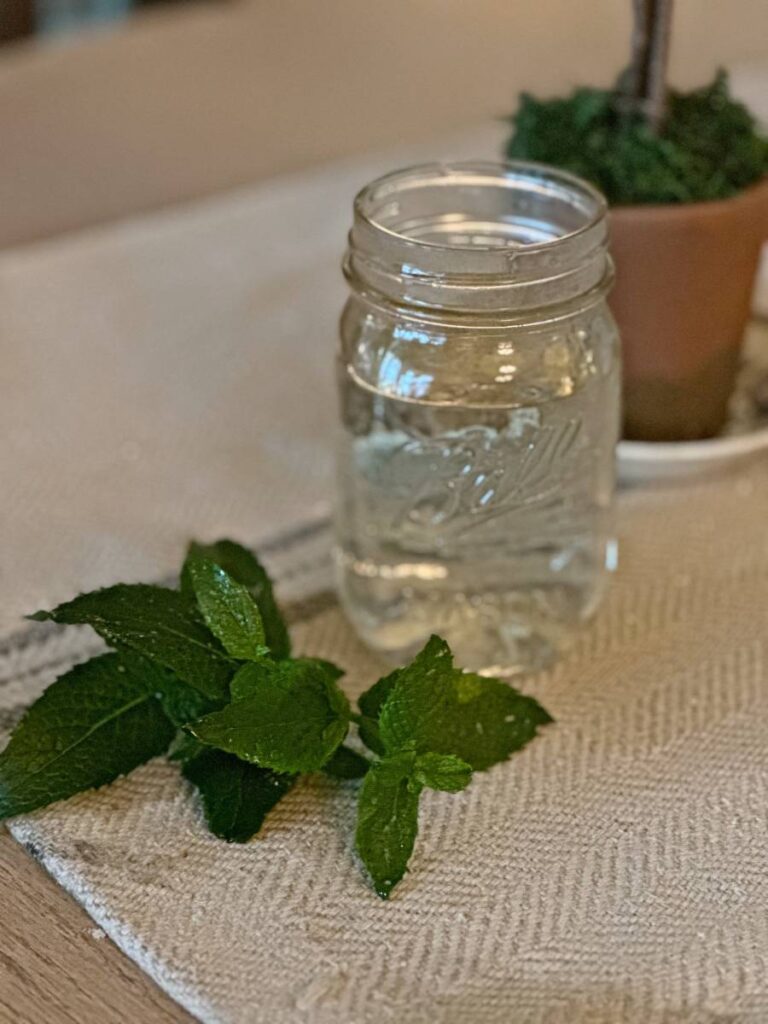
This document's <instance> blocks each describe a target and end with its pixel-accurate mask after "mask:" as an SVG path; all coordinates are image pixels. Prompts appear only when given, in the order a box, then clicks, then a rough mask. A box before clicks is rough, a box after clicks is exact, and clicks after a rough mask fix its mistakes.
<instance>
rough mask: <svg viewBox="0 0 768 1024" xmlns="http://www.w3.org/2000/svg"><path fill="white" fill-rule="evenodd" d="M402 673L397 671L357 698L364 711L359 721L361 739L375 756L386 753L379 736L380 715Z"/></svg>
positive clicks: (399, 670)
mask: <svg viewBox="0 0 768 1024" xmlns="http://www.w3.org/2000/svg"><path fill="white" fill-rule="evenodd" d="M402 671H403V670H402V669H400V668H398V669H395V671H394V672H390V674H389V675H388V676H384V677H383V678H382V679H379V681H378V682H377V683H374V684H373V686H371V687H370V688H369V689H368V690H366V691H365V693H363V694H361V695H360V696H359V697H358V698H357V706H358V707H359V708H360V710H361V711H362V716H361V717H360V718H359V719H358V720H357V727H358V731H359V733H360V739H361V740H362V741H363V743H364V744H365V745H366V747H368V749H369V750H372V751H373V752H374V753H375V754H384V753H385V750H384V744H383V743H382V741H381V736H380V734H379V714H380V712H381V709H382V707H383V706H384V702H385V701H386V699H387V697H388V696H389V695H390V693H391V692H392V690H393V688H394V686H395V683H396V682H397V680H398V679H399V678H400V673H401V672H402Z"/></svg>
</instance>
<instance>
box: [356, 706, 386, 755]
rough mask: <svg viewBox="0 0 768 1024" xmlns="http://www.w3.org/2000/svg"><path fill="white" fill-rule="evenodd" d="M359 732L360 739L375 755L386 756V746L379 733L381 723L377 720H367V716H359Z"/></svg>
mask: <svg viewBox="0 0 768 1024" xmlns="http://www.w3.org/2000/svg"><path fill="white" fill-rule="evenodd" d="M356 721H357V731H358V733H359V734H360V739H361V740H362V741H363V743H364V744H365V745H366V747H368V749H369V750H372V751H373V752H374V754H379V755H382V754H385V753H386V750H385V749H384V744H383V743H382V742H381V734H380V733H379V723H378V722H377V721H376V719H375V718H366V716H365V715H358V717H357V719H356Z"/></svg>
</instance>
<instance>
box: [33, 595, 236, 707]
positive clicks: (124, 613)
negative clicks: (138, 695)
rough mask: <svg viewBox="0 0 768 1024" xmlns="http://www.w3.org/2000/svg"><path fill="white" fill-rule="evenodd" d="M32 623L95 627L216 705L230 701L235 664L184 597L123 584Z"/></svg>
mask: <svg viewBox="0 0 768 1024" xmlns="http://www.w3.org/2000/svg"><path fill="white" fill-rule="evenodd" d="M30 618H31V619H37V620H44V619H52V620H53V621H54V622H58V623H60V624H61V625H65V626H71V625H80V624H82V625H89V626H92V627H93V628H94V629H95V630H96V632H97V633H98V634H99V636H101V637H103V638H104V639H105V640H106V641H107V643H108V644H110V645H111V646H113V647H118V648H126V647H127V648H128V649H129V650H132V651H135V652H136V653H138V654H142V655H144V656H145V657H147V658H150V659H151V660H152V661H156V662H158V663H159V664H161V665H165V666H166V668H170V669H172V670H173V671H174V672H175V673H176V674H177V675H178V677H179V678H180V679H182V680H183V681H184V682H186V683H189V684H190V685H191V686H194V687H195V688H196V689H198V690H200V692H201V693H204V694H206V696H208V697H211V698H213V699H217V698H224V697H226V695H227V683H228V682H229V678H230V676H231V675H232V672H233V670H234V667H235V666H234V665H233V663H232V661H231V660H230V659H229V658H228V657H227V655H226V653H225V652H224V651H223V650H222V648H221V645H220V644H219V642H218V641H217V640H216V639H215V637H213V636H212V635H211V633H210V632H209V630H208V629H207V627H206V626H205V624H204V623H203V622H202V621H201V619H200V615H199V612H198V611H197V609H196V608H195V606H194V603H193V602H192V601H191V600H190V599H189V598H188V597H187V596H185V595H184V594H180V593H179V592H178V591H176V590H168V589H166V588H165V587H153V586H148V585H147V584H144V583H134V584H125V583H119V584H117V586H114V587H106V588H105V589H104V590H94V591H92V592H91V593H90V594H81V595H80V596H79V597H76V598H75V599H74V601H69V602H67V603H66V604H60V605H59V606H58V608H54V609H53V611H50V612H37V613H36V614H35V615H30Z"/></svg>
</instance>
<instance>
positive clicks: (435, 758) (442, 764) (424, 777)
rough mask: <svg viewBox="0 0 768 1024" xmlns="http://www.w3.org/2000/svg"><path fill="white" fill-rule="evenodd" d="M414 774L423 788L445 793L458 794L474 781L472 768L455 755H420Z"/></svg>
mask: <svg viewBox="0 0 768 1024" xmlns="http://www.w3.org/2000/svg"><path fill="white" fill-rule="evenodd" d="M413 773H414V778H415V779H416V780H417V781H418V783H419V784H420V785H421V786H428V787H429V788H430V789H439V790H442V791H443V792H445V793H458V792H459V791H460V790H462V789H466V787H467V786H468V785H469V784H470V782H471V781H472V768H471V766H470V765H468V764H467V762H466V761H462V760H461V758H460V757H455V756H454V755H453V754H419V756H418V757H417V758H416V764H415V766H414V770H413Z"/></svg>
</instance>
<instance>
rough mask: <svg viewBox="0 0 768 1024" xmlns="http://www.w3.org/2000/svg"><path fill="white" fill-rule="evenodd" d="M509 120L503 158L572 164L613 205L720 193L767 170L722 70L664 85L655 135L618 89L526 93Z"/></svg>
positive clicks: (764, 145) (759, 143)
mask: <svg viewBox="0 0 768 1024" xmlns="http://www.w3.org/2000/svg"><path fill="white" fill-rule="evenodd" d="M512 121H513V124H514V131H513V134H512V137H511V139H510V140H509V143H508V145H507V156H509V157H512V158H514V159H522V160H537V161H540V162H542V163H548V164H554V165H555V166H556V167H561V168H564V169H565V170H569V171H572V172H573V173H575V174H578V175H580V176H581V177H583V178H586V179H587V180H588V181H591V182H593V184H595V185H597V187H598V188H599V189H600V190H601V191H602V192H603V193H604V194H605V196H606V198H607V199H608V201H609V203H611V204H612V205H630V204H642V203H692V202H699V201H702V200H708V199H726V198H728V197H729V196H732V195H734V194H735V193H737V192H739V191H740V190H741V189H743V188H746V187H747V186H748V185H751V184H753V183H755V182H756V181H758V180H759V179H760V178H761V177H763V176H764V175H765V174H768V138H766V137H765V136H763V135H762V134H761V133H760V132H759V131H758V130H757V126H756V123H755V119H754V118H753V117H752V115H751V114H750V112H749V111H748V110H747V108H746V107H745V106H744V105H743V104H742V103H739V102H738V101H736V100H734V99H733V98H732V97H731V95H730V93H729V90H728V80H727V76H726V75H725V73H724V72H722V71H721V72H719V73H718V75H717V76H716V77H715V80H714V81H713V82H712V83H711V84H710V85H708V86H705V87H703V88H701V89H697V90H695V91H694V92H689V93H681V92H676V91H674V90H672V91H671V92H670V95H669V102H668V107H667V116H666V119H665V121H664V124H663V125H662V129H661V131H660V132H659V134H658V135H656V134H654V132H653V131H652V130H651V128H650V126H649V125H648V123H647V122H646V120H645V119H644V118H643V117H642V115H641V114H640V113H639V112H638V111H637V110H635V109H632V108H631V107H630V106H629V105H628V104H627V101H626V98H625V97H624V96H623V95H622V94H621V92H620V91H618V90H604V89H588V88H582V89H576V90H575V92H573V93H572V94H571V95H570V96H568V97H565V98H561V99H551V100H539V99H536V98H535V97H533V96H531V95H529V94H528V93H524V94H523V95H522V96H521V98H520V106H519V109H518V112H517V113H516V114H515V115H514V117H513V118H512Z"/></svg>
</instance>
